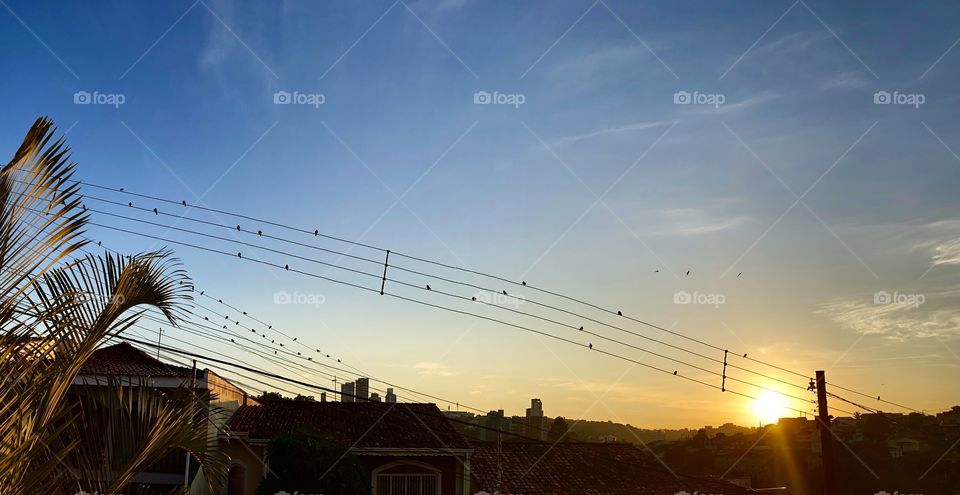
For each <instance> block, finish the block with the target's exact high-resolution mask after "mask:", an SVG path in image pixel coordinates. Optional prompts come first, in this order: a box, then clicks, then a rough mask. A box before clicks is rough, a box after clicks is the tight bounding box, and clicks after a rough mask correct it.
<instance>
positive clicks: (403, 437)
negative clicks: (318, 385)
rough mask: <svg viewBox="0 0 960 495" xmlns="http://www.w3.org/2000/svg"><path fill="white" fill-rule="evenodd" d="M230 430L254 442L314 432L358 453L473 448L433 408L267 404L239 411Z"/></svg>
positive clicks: (421, 405) (244, 407)
mask: <svg viewBox="0 0 960 495" xmlns="http://www.w3.org/2000/svg"><path fill="white" fill-rule="evenodd" d="M230 429H231V430H233V431H235V432H247V433H248V434H249V437H250V438H256V439H270V438H273V437H274V436H275V435H277V434H280V433H291V432H296V431H313V432H317V433H320V434H322V435H326V436H328V437H329V438H331V439H332V440H334V441H337V442H340V443H341V444H344V445H355V446H356V447H358V448H432V449H441V450H446V449H469V448H470V444H469V443H467V441H466V440H465V439H464V438H463V436H461V435H460V434H459V433H458V432H457V431H456V430H455V429H454V428H453V426H452V425H451V424H450V423H449V422H448V421H447V420H446V419H445V418H444V417H443V416H442V415H441V414H440V409H438V408H437V406H436V405H434V404H407V403H396V404H393V403H384V402H305V401H303V402H301V401H279V402H268V403H265V404H263V405H259V406H243V407H241V408H240V409H238V410H237V412H236V414H234V415H233V418H231V420H230Z"/></svg>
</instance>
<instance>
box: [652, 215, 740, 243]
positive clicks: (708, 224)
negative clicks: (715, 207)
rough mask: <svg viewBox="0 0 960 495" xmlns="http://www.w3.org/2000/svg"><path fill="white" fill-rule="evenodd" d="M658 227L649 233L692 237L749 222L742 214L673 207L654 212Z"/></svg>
mask: <svg viewBox="0 0 960 495" xmlns="http://www.w3.org/2000/svg"><path fill="white" fill-rule="evenodd" d="M654 217H655V218H657V219H658V220H657V224H658V225H660V226H659V227H654V228H653V229H652V230H651V232H650V233H651V235H655V236H660V237H694V236H702V235H708V234H715V233H717V232H723V231H725V230H730V229H734V228H736V227H739V226H740V225H743V224H745V223H748V222H750V220H751V218H750V217H748V216H744V215H733V216H722V215H719V214H717V213H714V212H712V211H708V210H704V209H700V208H673V209H669V210H659V211H656V212H654Z"/></svg>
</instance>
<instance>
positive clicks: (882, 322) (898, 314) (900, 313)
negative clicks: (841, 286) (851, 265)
mask: <svg viewBox="0 0 960 495" xmlns="http://www.w3.org/2000/svg"><path fill="white" fill-rule="evenodd" d="M956 296H957V291H945V292H942V293H939V294H925V295H924V301H925V302H924V303H922V305H918V304H914V303H912V302H909V301H904V300H901V301H896V300H895V301H893V302H891V303H888V304H876V303H875V302H874V301H873V297H870V298H867V297H864V298H863V299H855V300H854V299H848V300H840V301H834V302H830V303H826V304H822V305H820V307H819V309H818V310H816V311H815V313H817V314H819V315H822V316H825V317H827V318H829V319H830V320H832V321H833V322H834V323H837V324H839V325H840V326H841V327H842V328H845V329H847V330H850V331H852V332H855V333H858V334H864V335H879V336H882V337H884V338H887V339H892V340H907V339H911V338H927V337H952V336H958V335H960V309H956V308H957V306H956V304H955V302H956ZM927 299H929V300H927ZM944 299H949V300H950V301H944Z"/></svg>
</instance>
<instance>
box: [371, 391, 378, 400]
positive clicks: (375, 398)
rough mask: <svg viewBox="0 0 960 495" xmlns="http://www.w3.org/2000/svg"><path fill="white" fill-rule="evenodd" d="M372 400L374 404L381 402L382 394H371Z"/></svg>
mask: <svg viewBox="0 0 960 495" xmlns="http://www.w3.org/2000/svg"><path fill="white" fill-rule="evenodd" d="M370 400H372V401H373V402H380V394H378V393H376V392H374V393H372V394H370Z"/></svg>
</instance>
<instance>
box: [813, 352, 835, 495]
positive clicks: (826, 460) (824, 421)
mask: <svg viewBox="0 0 960 495" xmlns="http://www.w3.org/2000/svg"><path fill="white" fill-rule="evenodd" d="M817 411H818V412H819V413H820V414H819V415H818V416H817V421H818V422H819V426H820V456H821V458H822V460H823V484H824V490H823V493H824V494H825V495H836V494H837V483H836V481H837V478H836V464H834V459H833V433H832V432H831V431H830V412H829V411H828V410H827V377H826V374H825V373H824V372H823V371H822V370H818V371H817Z"/></svg>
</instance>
